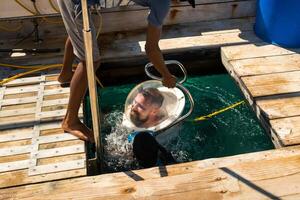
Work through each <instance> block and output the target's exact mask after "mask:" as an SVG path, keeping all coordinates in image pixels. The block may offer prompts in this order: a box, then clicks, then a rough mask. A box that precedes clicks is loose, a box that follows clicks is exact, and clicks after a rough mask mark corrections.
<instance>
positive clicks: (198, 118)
mask: <svg viewBox="0 0 300 200" xmlns="http://www.w3.org/2000/svg"><path fill="white" fill-rule="evenodd" d="M242 103H245V101H239V102H237V103H234V104H232V105H230V106H227V107H226V108H222V109H221V110H218V111H216V112H213V113H211V114H208V115H204V116H201V117H197V118H196V119H194V120H193V121H194V122H198V121H204V120H207V119H209V118H211V117H213V116H215V115H218V114H220V113H223V112H225V111H227V110H229V109H232V108H234V107H236V106H238V105H241V104H242Z"/></svg>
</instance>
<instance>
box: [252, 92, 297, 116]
mask: <svg viewBox="0 0 300 200" xmlns="http://www.w3.org/2000/svg"><path fill="white" fill-rule="evenodd" d="M256 104H257V105H258V106H259V108H260V109H261V111H262V113H263V114H264V116H265V117H266V118H267V119H276V118H284V117H293V116H300V93H296V94H292V95H281V96H271V97H270V98H257V100H256Z"/></svg>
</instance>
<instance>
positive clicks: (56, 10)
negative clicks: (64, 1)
mask: <svg viewBox="0 0 300 200" xmlns="http://www.w3.org/2000/svg"><path fill="white" fill-rule="evenodd" d="M49 3H50V5H51V7H52V9H53V10H55V12H58V13H59V9H57V8H56V7H55V6H54V4H53V2H52V0H49Z"/></svg>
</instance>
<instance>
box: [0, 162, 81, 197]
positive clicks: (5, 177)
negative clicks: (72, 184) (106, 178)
mask: <svg viewBox="0 0 300 200" xmlns="http://www.w3.org/2000/svg"><path fill="white" fill-rule="evenodd" d="M85 175H86V169H85V168H83V169H78V170H72V171H63V172H56V173H50V174H43V175H37V176H28V170H27V169H25V170H18V171H11V172H5V173H0V188H4V187H11V186H20V185H26V184H31V183H39V182H44V181H51V180H59V179H66V178H74V177H80V176H85ZM0 196H1V195H0ZM1 198H2V196H1Z"/></svg>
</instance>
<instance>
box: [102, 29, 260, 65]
mask: <svg viewBox="0 0 300 200" xmlns="http://www.w3.org/2000/svg"><path fill="white" fill-rule="evenodd" d="M243 35H244V37H240V32H239V31H236V32H229V33H226V34H224V33H223V34H222V33H220V34H209V35H204V36H201V35H197V36H189V37H180V38H170V39H161V40H160V42H159V46H160V48H161V50H162V51H163V52H164V53H170V52H180V51H186V50H193V49H194V50H196V49H197V50H199V49H209V48H211V49H212V48H218V47H221V46H226V45H229V44H247V43H249V42H250V41H253V40H254V41H257V42H259V41H260V39H259V38H257V37H256V36H255V35H254V33H253V32H252V31H248V32H244V33H243ZM102 49H103V52H104V54H103V55H102V58H103V59H104V60H109V59H112V58H116V57H117V58H128V57H134V56H143V55H145V54H146V53H145V41H140V42H138V43H137V42H132V43H125V44H112V45H110V46H109V47H105V46H103V47H102Z"/></svg>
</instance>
